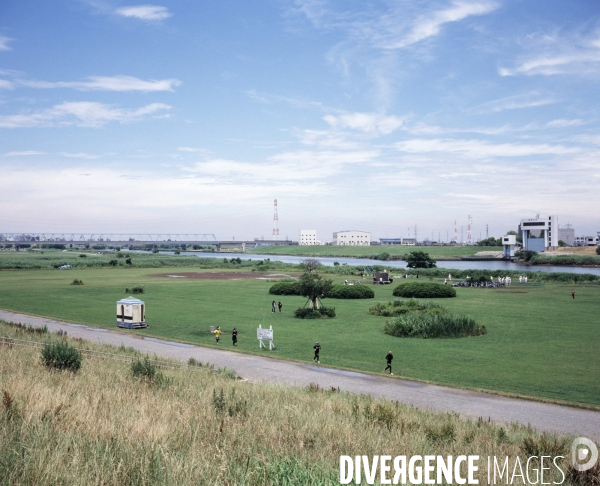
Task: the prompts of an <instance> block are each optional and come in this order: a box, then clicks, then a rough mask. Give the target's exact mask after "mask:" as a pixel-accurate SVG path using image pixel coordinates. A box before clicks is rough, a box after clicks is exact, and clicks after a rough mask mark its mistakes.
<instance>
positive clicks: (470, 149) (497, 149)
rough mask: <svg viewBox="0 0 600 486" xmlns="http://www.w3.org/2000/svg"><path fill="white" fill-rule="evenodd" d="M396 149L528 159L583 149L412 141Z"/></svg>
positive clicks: (463, 141) (543, 145)
mask: <svg viewBox="0 0 600 486" xmlns="http://www.w3.org/2000/svg"><path fill="white" fill-rule="evenodd" d="M395 147H396V148H397V149H398V150H400V151H401V152H408V153H428V152H442V153H460V154H462V155H464V156H467V157H473V158H477V157H481V158H489V157H527V156H534V155H568V154H577V153H579V152H581V149H579V148H576V147H565V146H564V145H549V144H518V143H499V144H492V143H488V142H482V141H480V140H448V139H439V138H437V139H418V138H417V139H412V140H406V141H404V142H398V143H397V144H395Z"/></svg>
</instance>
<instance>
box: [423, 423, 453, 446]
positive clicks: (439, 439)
mask: <svg viewBox="0 0 600 486" xmlns="http://www.w3.org/2000/svg"><path fill="white" fill-rule="evenodd" d="M425 437H427V440H428V441H429V442H432V443H434V444H440V443H451V442H454V441H455V440H456V428H455V427H454V424H453V423H445V424H443V425H442V426H441V427H435V426H433V425H431V426H428V427H425Z"/></svg>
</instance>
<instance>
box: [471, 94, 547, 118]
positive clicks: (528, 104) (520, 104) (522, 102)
mask: <svg viewBox="0 0 600 486" xmlns="http://www.w3.org/2000/svg"><path fill="white" fill-rule="evenodd" d="M552 103H556V100H555V99H553V98H550V97H543V96H542V95H541V94H540V93H538V92H537V91H532V92H530V93H524V94H519V95H514V96H507V97H506V98H500V99H498V100H493V101H489V102H487V103H483V104H481V105H479V106H478V107H476V108H475V109H474V111H475V112H476V113H498V112H500V111H505V110H519V109H522V108H533V107H536V106H544V105H550V104H552Z"/></svg>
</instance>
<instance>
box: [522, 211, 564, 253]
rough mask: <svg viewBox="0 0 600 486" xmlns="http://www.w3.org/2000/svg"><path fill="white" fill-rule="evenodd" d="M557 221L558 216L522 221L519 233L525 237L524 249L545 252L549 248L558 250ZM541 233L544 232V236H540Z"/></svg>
mask: <svg viewBox="0 0 600 486" xmlns="http://www.w3.org/2000/svg"><path fill="white" fill-rule="evenodd" d="M557 221H558V218H557V217H556V216H548V217H547V218H540V217H537V218H531V219H522V220H521V224H520V225H519V231H520V232H521V235H522V236H523V249H524V250H532V251H544V250H546V249H548V248H552V247H554V248H556V247H557V246H558V222H557ZM541 232H543V235H540V233H541ZM538 235H539V237H538Z"/></svg>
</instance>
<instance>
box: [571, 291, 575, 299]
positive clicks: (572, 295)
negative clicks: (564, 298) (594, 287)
mask: <svg viewBox="0 0 600 486" xmlns="http://www.w3.org/2000/svg"><path fill="white" fill-rule="evenodd" d="M571 297H573V298H575V289H573V290H571Z"/></svg>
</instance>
